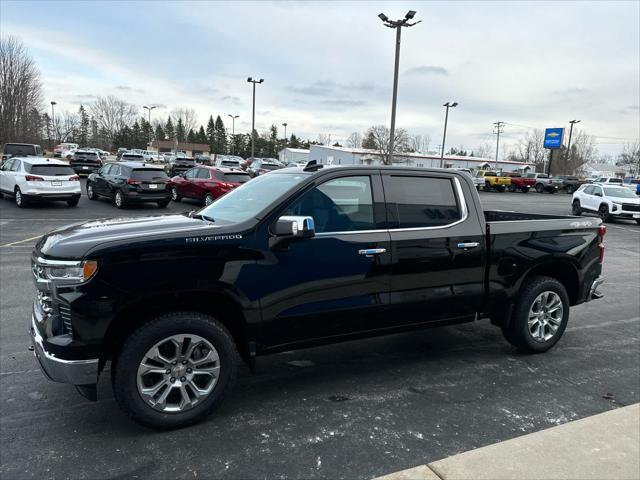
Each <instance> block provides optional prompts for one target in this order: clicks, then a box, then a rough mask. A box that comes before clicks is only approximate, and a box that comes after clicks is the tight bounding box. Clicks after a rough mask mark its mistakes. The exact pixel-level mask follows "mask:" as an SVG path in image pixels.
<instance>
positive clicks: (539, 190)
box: [536, 183, 544, 193]
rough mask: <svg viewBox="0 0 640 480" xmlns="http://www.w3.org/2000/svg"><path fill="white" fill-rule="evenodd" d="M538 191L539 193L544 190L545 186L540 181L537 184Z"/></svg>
mask: <svg viewBox="0 0 640 480" xmlns="http://www.w3.org/2000/svg"><path fill="white" fill-rule="evenodd" d="M536 192H538V193H542V192H544V186H543V185H542V184H540V183H539V184H537V185H536Z"/></svg>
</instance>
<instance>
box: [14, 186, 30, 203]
mask: <svg viewBox="0 0 640 480" xmlns="http://www.w3.org/2000/svg"><path fill="white" fill-rule="evenodd" d="M13 194H14V197H13V199H14V200H15V202H16V205H17V206H18V208H25V207H26V206H27V203H29V202H28V201H27V199H26V198H25V197H24V195H22V190H20V187H16V189H15V190H14V191H13Z"/></svg>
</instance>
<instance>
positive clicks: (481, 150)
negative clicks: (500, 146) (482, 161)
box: [473, 141, 493, 158]
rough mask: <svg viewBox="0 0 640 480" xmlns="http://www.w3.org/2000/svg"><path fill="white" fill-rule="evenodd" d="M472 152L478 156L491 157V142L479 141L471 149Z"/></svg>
mask: <svg viewBox="0 0 640 480" xmlns="http://www.w3.org/2000/svg"><path fill="white" fill-rule="evenodd" d="M473 154H474V155H475V156H476V157H480V158H493V142H489V141H486V142H483V143H481V144H480V145H478V146H477V147H476V148H475V149H474V150H473Z"/></svg>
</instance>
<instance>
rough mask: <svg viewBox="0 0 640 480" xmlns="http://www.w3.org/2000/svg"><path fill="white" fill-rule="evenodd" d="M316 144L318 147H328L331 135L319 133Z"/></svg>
mask: <svg viewBox="0 0 640 480" xmlns="http://www.w3.org/2000/svg"><path fill="white" fill-rule="evenodd" d="M318 142H319V143H320V145H330V144H331V134H330V133H319V134H318Z"/></svg>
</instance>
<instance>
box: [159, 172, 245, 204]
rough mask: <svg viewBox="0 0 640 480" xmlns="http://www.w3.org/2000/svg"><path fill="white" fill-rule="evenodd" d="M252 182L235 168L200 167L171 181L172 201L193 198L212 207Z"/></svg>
mask: <svg viewBox="0 0 640 480" xmlns="http://www.w3.org/2000/svg"><path fill="white" fill-rule="evenodd" d="M249 180H251V176H250V175H249V174H248V173H246V172H243V171H241V170H236V169H233V168H218V167H208V166H205V165H198V166H197V167H194V168H191V169H189V170H187V171H186V172H184V173H182V174H180V175H176V176H175V177H173V178H172V179H171V199H172V200H173V201H174V202H179V201H180V200H181V199H182V198H192V199H195V200H200V201H202V202H203V203H204V204H205V205H211V204H212V203H213V201H214V200H215V199H216V198H218V197H221V196H222V195H224V194H225V193H227V192H230V191H231V190H233V189H234V188H236V187H238V186H240V185H242V184H243V183H245V182H247V181H249Z"/></svg>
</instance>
